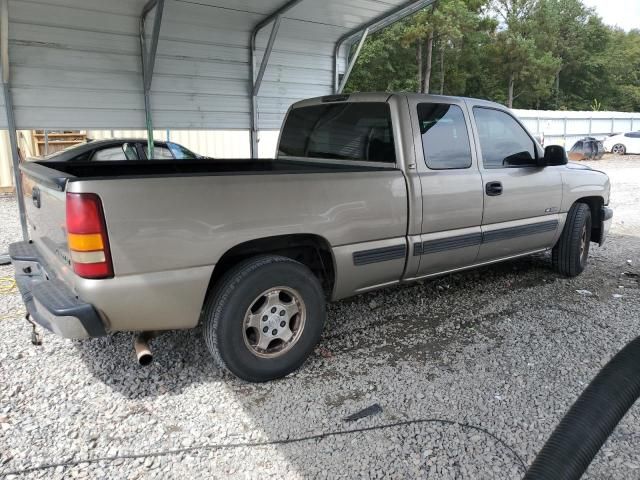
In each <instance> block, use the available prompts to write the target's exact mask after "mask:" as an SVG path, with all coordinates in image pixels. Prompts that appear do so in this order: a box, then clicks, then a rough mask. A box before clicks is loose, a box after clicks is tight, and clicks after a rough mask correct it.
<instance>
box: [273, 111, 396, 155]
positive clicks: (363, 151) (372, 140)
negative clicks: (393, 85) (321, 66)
mask: <svg viewBox="0 0 640 480" xmlns="http://www.w3.org/2000/svg"><path fill="white" fill-rule="evenodd" d="M278 155H279V156H290V157H306V158H325V159H333V160H360V161H368V162H384V163H395V161H396V154H395V147H394V142H393V133H392V130H391V112H390V110H389V105H388V104H386V103H381V102H352V103H331V104H324V105H311V106H308V107H300V108H294V109H292V110H291V111H290V112H289V115H288V116H287V120H286V121H285V124H284V127H283V130H282V135H281V138H280V145H279V148H278Z"/></svg>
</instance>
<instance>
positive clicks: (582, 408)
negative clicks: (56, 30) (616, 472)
mask: <svg viewBox="0 0 640 480" xmlns="http://www.w3.org/2000/svg"><path fill="white" fill-rule="evenodd" d="M639 396H640V337H638V338H636V339H635V340H633V341H632V342H630V343H629V344H628V345H627V346H626V347H624V348H623V349H622V350H621V351H620V352H618V354H617V355H616V356H615V357H613V358H612V359H611V361H609V363H607V365H605V367H604V368H603V369H602V370H601V371H600V373H598V375H597V376H596V378H594V379H593V381H592V382H591V383H590V384H589V386H588V387H587V388H586V389H585V391H584V392H582V395H580V397H578V400H576V402H575V403H574V404H573V406H572V407H571V408H570V409H569V411H568V412H567V414H566V415H565V416H564V418H563V419H562V421H561V422H560V424H559V425H558V426H557V427H556V429H555V430H554V431H553V433H552V434H551V437H550V438H549V440H547V443H545V445H544V447H542V450H540V453H538V456H537V457H536V459H535V460H534V462H533V464H532V465H531V468H529V470H528V471H527V474H526V475H525V477H524V479H525V480H543V479H544V480H556V479H557V480H574V479H575V480H578V479H579V478H580V477H581V476H582V474H583V473H584V472H585V471H586V469H587V467H589V464H590V463H591V461H592V460H593V458H594V457H595V456H596V454H597V453H598V451H599V450H600V448H601V447H602V445H603V444H604V442H606V441H607V438H609V435H611V433H612V432H613V430H614V429H615V428H616V425H618V423H619V422H620V420H622V417H624V415H625V414H626V413H627V411H628V410H629V409H630V408H631V406H632V405H633V404H634V403H635V401H636V399H637V398H638V397H639Z"/></svg>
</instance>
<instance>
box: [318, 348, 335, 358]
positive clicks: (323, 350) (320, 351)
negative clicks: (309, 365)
mask: <svg viewBox="0 0 640 480" xmlns="http://www.w3.org/2000/svg"><path fill="white" fill-rule="evenodd" d="M317 352H318V354H319V355H320V356H321V357H322V358H333V353H331V351H330V350H328V349H327V348H324V347H318V348H317Z"/></svg>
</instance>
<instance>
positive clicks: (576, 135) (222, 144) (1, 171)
mask: <svg viewBox="0 0 640 480" xmlns="http://www.w3.org/2000/svg"><path fill="white" fill-rule="evenodd" d="M514 112H515V114H516V115H517V116H518V117H519V118H520V119H521V120H522V121H523V122H524V124H525V125H526V126H527V128H529V130H530V131H531V132H532V133H533V134H535V135H537V136H542V137H544V143H545V145H554V144H556V145H563V146H565V147H566V148H571V147H572V146H573V144H574V143H575V142H576V140H578V139H580V138H582V137H585V136H593V137H596V138H600V139H602V138H604V137H606V136H607V135H609V134H611V133H620V132H629V131H633V130H640V113H627V112H569V111H548V110H514ZM24 133H25V134H27V133H28V132H24ZM278 133H279V132H278V131H277V130H265V131H261V132H260V135H259V138H260V142H259V144H258V145H259V149H258V150H259V155H260V157H262V158H272V157H273V156H274V155H275V153H276V144H277V142H278ZM87 136H88V137H89V138H94V139H100V138H125V137H128V138H144V137H145V136H146V132H145V131H144V130H128V131H124V130H89V131H87ZM154 136H155V138H156V139H158V140H171V141H173V142H176V143H180V144H182V145H184V146H185V147H187V148H189V149H190V150H193V151H194V152H197V153H199V154H201V155H206V156H210V157H214V158H244V157H248V156H249V132H248V131H246V130H157V131H155V132H154ZM12 185H13V176H12V173H11V156H10V148H9V142H8V137H7V132H6V130H0V191H1V190H2V189H8V188H10V187H11V186H12Z"/></svg>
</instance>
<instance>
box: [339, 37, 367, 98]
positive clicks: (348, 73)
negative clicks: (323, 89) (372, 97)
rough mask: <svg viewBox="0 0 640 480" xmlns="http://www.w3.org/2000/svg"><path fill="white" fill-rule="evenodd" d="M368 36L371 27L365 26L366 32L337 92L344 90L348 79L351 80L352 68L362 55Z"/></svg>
mask: <svg viewBox="0 0 640 480" xmlns="http://www.w3.org/2000/svg"><path fill="white" fill-rule="evenodd" d="M367 36H369V29H368V28H365V30H364V32H363V33H362V37H360V42H359V43H358V48H356V52H355V53H354V54H353V57H352V58H351V60H349V65H348V66H347V71H346V72H344V75H343V76H342V81H341V82H340V85H338V89H337V90H336V93H342V91H343V90H344V87H345V85H346V84H347V81H348V80H349V75H351V70H353V67H354V66H355V64H356V62H357V61H358V57H359V56H360V51H361V50H362V46H363V45H364V42H365V41H366V40H367Z"/></svg>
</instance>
